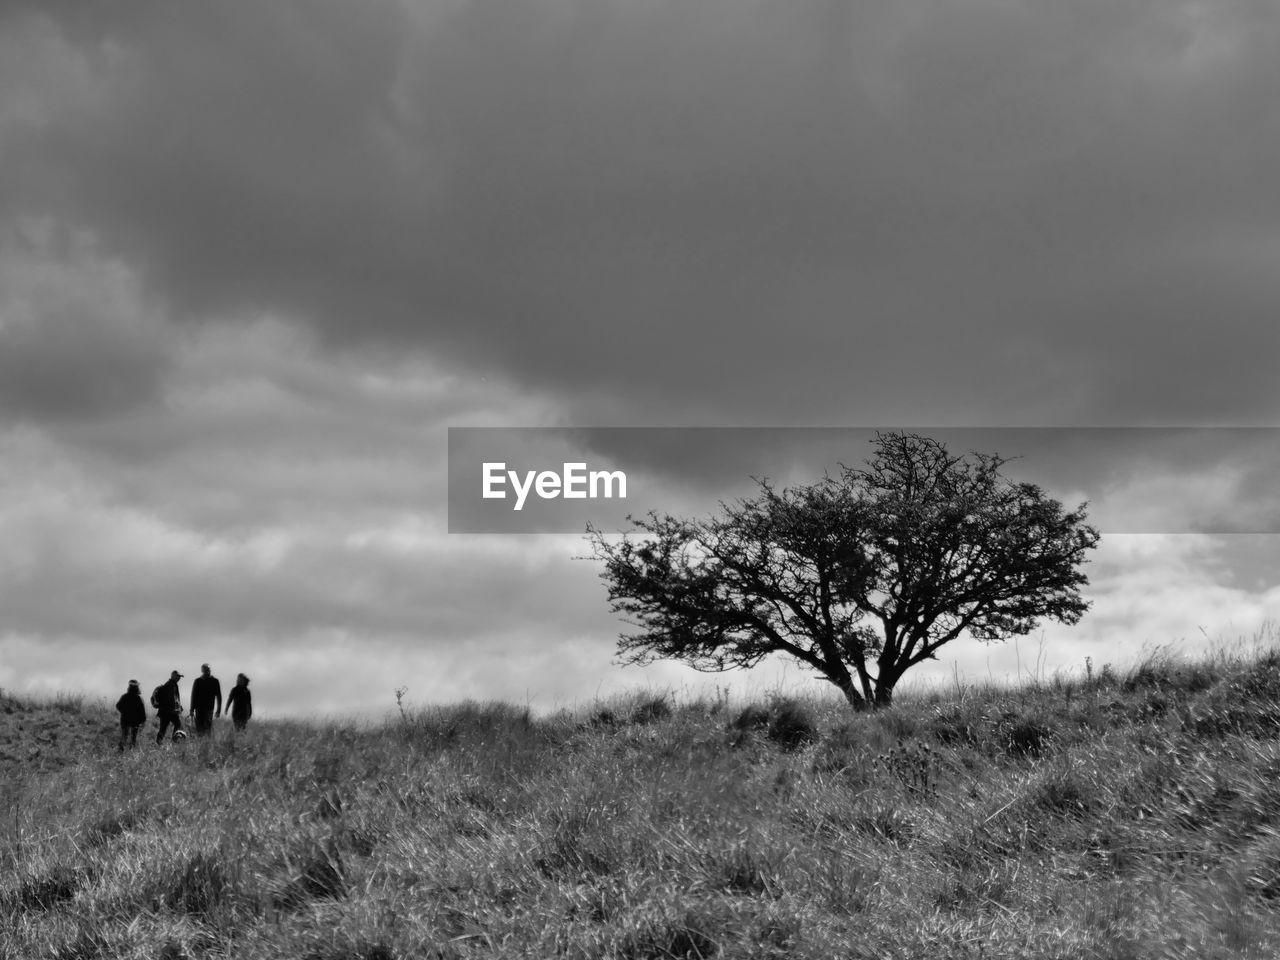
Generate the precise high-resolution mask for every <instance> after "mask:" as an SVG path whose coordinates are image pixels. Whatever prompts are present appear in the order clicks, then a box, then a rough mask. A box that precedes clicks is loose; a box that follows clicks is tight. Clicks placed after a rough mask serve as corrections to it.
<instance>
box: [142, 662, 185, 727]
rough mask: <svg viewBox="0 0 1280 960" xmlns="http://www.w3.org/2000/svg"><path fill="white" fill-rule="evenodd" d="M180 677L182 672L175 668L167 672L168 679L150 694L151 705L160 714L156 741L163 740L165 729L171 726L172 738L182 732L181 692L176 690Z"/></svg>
mask: <svg viewBox="0 0 1280 960" xmlns="http://www.w3.org/2000/svg"><path fill="white" fill-rule="evenodd" d="M181 679H182V674H180V673H179V672H178V671H177V670H175V671H173V673H171V674H169V680H168V681H167V682H166V683H162V684H161V685H160V686H158V687H156V689H155V691H154V692H153V693H152V694H151V697H152V700H151V705H152V706H153V707H155V708H156V710H157V712H158V713H159V716H160V732H159V733H157V734H156V743H163V742H164V735H165V731H167V730H168V729H169V727H171V726H172V727H173V739H174V740H177V739H178V734H179V733H182V693H181V692H180V691H179V690H178V681H179V680H181ZM183 736H186V734H183Z"/></svg>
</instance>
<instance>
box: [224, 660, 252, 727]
mask: <svg viewBox="0 0 1280 960" xmlns="http://www.w3.org/2000/svg"><path fill="white" fill-rule="evenodd" d="M227 713H229V714H231V722H232V723H234V724H235V726H236V729H237V730H243V729H244V728H245V726H246V725H247V724H248V723H249V718H250V717H251V716H253V698H252V697H251V696H250V695H249V678H248V677H246V676H245V675H244V674H243V673H239V674H236V685H235V686H234V687H232V688H231V692H230V693H229V694H227Z"/></svg>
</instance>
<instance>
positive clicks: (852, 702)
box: [828, 676, 867, 713]
mask: <svg viewBox="0 0 1280 960" xmlns="http://www.w3.org/2000/svg"><path fill="white" fill-rule="evenodd" d="M828 679H830V680H831V682H832V683H834V684H835V685H836V686H837V687H838V688H839V689H840V692H841V693H843V694H844V698H845V699H846V700H848V701H849V706H851V707H853V709H854V711H855V712H857V713H861V712H862V711H863V710H866V709H867V701H866V700H865V699H864V698H863V696H862V694H860V693H859V692H858V690H857V688H856V687H855V686H854V685H853V678H852V677H848V676H846V678H845V679H844V681H843V682H842V681H840V680H837V679H835V678H834V677H830V678H828Z"/></svg>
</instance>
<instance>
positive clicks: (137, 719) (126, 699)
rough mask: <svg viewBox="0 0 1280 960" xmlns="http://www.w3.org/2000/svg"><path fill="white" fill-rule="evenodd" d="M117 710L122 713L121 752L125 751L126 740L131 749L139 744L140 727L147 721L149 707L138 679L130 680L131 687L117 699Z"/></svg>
mask: <svg viewBox="0 0 1280 960" xmlns="http://www.w3.org/2000/svg"><path fill="white" fill-rule="evenodd" d="M116 710H117V712H118V713H119V714H120V752H121V753H124V744H125V741H126V740H128V741H129V749H130V750H133V749H135V748H136V747H137V746H138V728H139V727H141V726H142V725H143V724H144V723H146V722H147V708H146V706H145V705H144V704H143V702H142V688H141V687H140V686H138V681H137V680H130V681H129V689H128V690H126V691H125V692H124V694H123V695H122V696H121V697H120V699H119V700H117V701H116Z"/></svg>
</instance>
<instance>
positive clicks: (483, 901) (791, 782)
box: [0, 650, 1280, 960]
mask: <svg viewBox="0 0 1280 960" xmlns="http://www.w3.org/2000/svg"><path fill="white" fill-rule="evenodd" d="M114 723H115V720H114V716H113V715H111V713H110V710H109V708H107V707H106V706H105V705H101V704H99V705H86V704H85V703H84V702H82V701H79V700H77V699H75V698H69V697H64V698H61V699H60V700H58V701H55V702H42V703H36V702H24V701H19V700H14V699H12V698H3V699H0V744H2V745H0V757H2V759H0V764H2V765H3V766H2V767H0V772H3V774H4V778H5V780H4V783H5V788H4V790H5V792H4V794H3V807H2V808H0V863H3V866H4V868H5V869H4V870H3V871H2V872H0V958H23V960H32V958H60V960H73V958H75V960H87V958H93V957H103V958H144V957H145V958H148V960H156V958H162V960H178V958H204V957H208V958H223V957H225V958H232V957H234V958H237V960H244V958H272V960H275V958H281V957H289V958H294V957H297V958H308V960H390V958H419V957H426V958H464V957H511V958H515V957H557V956H564V957H572V958H614V957H616V958H625V960H644V958H671V957H676V958H699V957H718V958H748V957H749V958H779V960H780V958H797V960H799V958H814V960H830V958H833V957H845V958H862V957H865V958H891V957H903V958H907V957H912V958H914V957H921V958H923V957H931V958H937V957H944V958H947V957H962V958H974V960H977V958H983V960H993V958H1002V957H1027V958H1037V960H1041V958H1054V957H1062V958H1068V957H1070V958H1080V957H1106V958H1157V957H1163V958H1176V957H1188V958H1191V957H1194V958H1213V957H1224V958H1225V957H1259V958H1262V957H1274V956H1277V955H1280V910H1277V909H1276V908H1277V905H1278V901H1280V743H1278V742H1277V734H1278V733H1280V650H1273V651H1270V652H1264V653H1261V654H1258V655H1249V656H1228V655H1218V656H1215V657H1212V658H1208V659H1205V660H1202V661H1198V662H1195V663H1179V662H1177V661H1176V660H1174V659H1172V658H1170V657H1167V656H1154V657H1152V658H1150V659H1149V660H1148V661H1147V662H1145V663H1144V664H1142V665H1141V666H1140V667H1138V668H1136V669H1134V670H1132V671H1129V672H1128V673H1126V674H1124V675H1121V676H1116V675H1113V674H1112V672H1111V671H1109V670H1104V671H1101V672H1100V673H1099V674H1097V675H1094V676H1091V677H1087V678H1077V679H1066V678H1057V679H1055V680H1053V681H1051V682H1044V683H1029V684H1027V685H1026V686H1023V687H1021V688H1019V689H1014V690H994V689H993V690H964V691H961V690H956V691H952V692H950V693H938V694H931V695H919V696H916V697H914V698H907V699H906V700H904V702H902V703H901V704H899V705H896V706H894V707H893V708H892V709H890V710H887V711H883V712H880V713H876V714H867V715H857V716H855V715H851V714H849V713H848V712H847V711H846V709H845V708H843V707H839V706H836V705H835V704H834V703H826V702H823V703H819V702H812V703H806V702H796V701H780V700H775V701H774V702H771V703H762V704H757V705H755V706H751V707H747V708H745V709H744V708H741V707H734V706H730V705H728V704H726V703H724V702H718V703H717V702H698V703H687V704H678V705H676V704H672V703H670V702H669V701H667V700H662V699H655V698H652V697H649V698H639V699H635V700H632V701H629V702H614V703H611V704H603V705H597V706H595V707H592V708H584V709H583V710H582V711H580V712H579V713H577V714H573V715H570V714H561V715H558V716H554V717H550V718H545V719H534V718H531V717H530V716H529V714H528V713H527V712H526V711H524V710H523V709H518V708H515V707H511V706H507V705H502V704H490V705H477V704H462V705H459V706H454V707H449V708H440V709H432V710H427V711H423V712H420V713H410V714H406V715H405V716H404V717H403V718H402V719H397V720H394V721H392V722H390V723H388V724H387V725H385V726H383V727H381V728H377V729H357V728H354V727H345V726H342V725H338V724H325V723H316V724H302V723H288V722H266V723H256V722H255V723H254V724H251V725H250V728H249V730H248V731H246V733H245V734H243V735H241V736H240V737H238V738H237V737H233V736H232V734H231V732H230V731H229V730H227V729H225V728H223V727H219V729H218V731H217V732H218V736H217V737H216V738H215V739H214V741H213V742H206V743H195V742H188V743H187V744H185V745H182V746H178V747H172V746H166V747H163V748H158V747H156V746H154V744H147V745H146V747H145V748H144V749H139V750H138V751H137V752H136V753H132V754H126V755H125V756H123V757H122V756H119V755H117V754H116V753H115V746H114Z"/></svg>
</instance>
